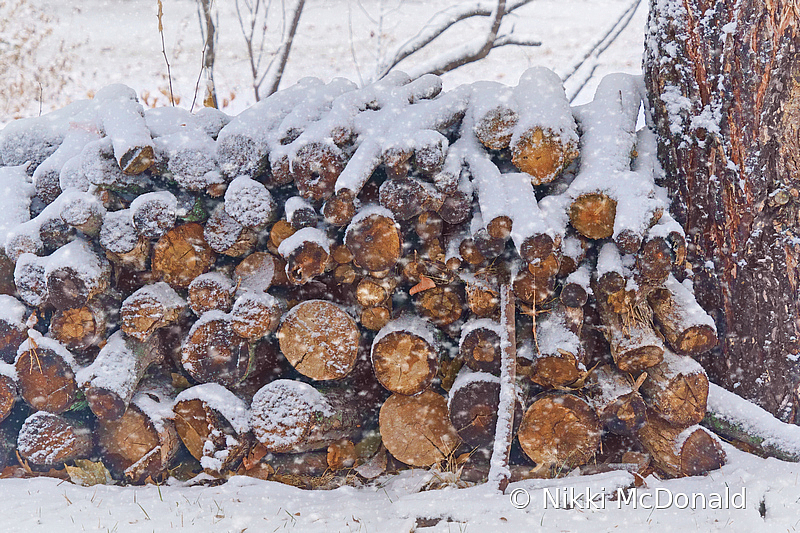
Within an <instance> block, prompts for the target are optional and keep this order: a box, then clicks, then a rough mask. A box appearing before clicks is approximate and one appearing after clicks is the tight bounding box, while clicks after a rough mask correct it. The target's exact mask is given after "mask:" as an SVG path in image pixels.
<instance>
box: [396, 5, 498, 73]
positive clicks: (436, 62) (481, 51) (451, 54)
mask: <svg viewBox="0 0 800 533" xmlns="http://www.w3.org/2000/svg"><path fill="white" fill-rule="evenodd" d="M505 13H506V2H505V0H498V2H497V6H496V7H495V10H494V12H493V13H492V25H491V26H490V27H489V30H488V31H487V33H486V35H485V36H484V37H482V38H481V39H476V40H474V41H472V42H469V43H465V44H463V45H462V46H459V47H457V48H454V49H452V50H450V51H448V52H446V53H444V54H442V55H440V56H439V57H436V58H434V59H433V60H431V61H429V62H428V63H425V64H423V65H421V66H419V67H417V68H415V69H411V70H410V72H409V73H408V74H409V75H410V76H411V77H412V78H414V77H418V76H421V75H422V74H427V73H430V74H437V75H438V74H444V73H445V72H449V71H451V70H454V69H456V68H458V67H460V66H463V65H466V64H467V63H472V62H474V61H478V60H479V59H483V58H484V57H486V56H487V55H489V52H490V51H491V49H492V48H493V47H494V42H495V40H496V39H497V32H498V31H499V30H500V23H501V22H502V21H503V16H504V15H505Z"/></svg>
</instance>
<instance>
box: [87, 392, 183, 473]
mask: <svg viewBox="0 0 800 533" xmlns="http://www.w3.org/2000/svg"><path fill="white" fill-rule="evenodd" d="M145 390H147V388H146V387H145V388H144V389H143V390H142V391H141V392H139V393H137V395H136V396H134V398H133V400H132V402H131V405H129V406H128V409H127V410H126V411H125V414H123V415H122V416H121V417H120V418H117V419H116V420H98V424H97V430H96V434H97V447H98V450H99V452H100V455H101V456H102V457H103V463H104V464H105V465H106V467H108V469H109V470H110V471H111V473H112V474H113V475H114V476H116V477H118V478H124V479H125V481H127V482H128V483H134V484H141V483H144V482H146V481H147V480H148V479H150V480H153V481H158V480H159V479H162V478H163V477H164V476H165V475H166V472H167V469H168V468H169V466H170V463H171V462H172V460H173V459H174V457H175V455H176V454H177V452H178V450H179V449H180V439H179V437H178V433H177V432H176V431H175V424H174V423H173V422H172V420H169V419H167V418H164V417H163V416H162V413H163V412H164V411H166V410H168V409H169V407H168V404H169V403H171V401H170V400H169V399H168V398H166V397H164V396H161V395H158V394H156V393H155V391H152V390H147V392H145Z"/></svg>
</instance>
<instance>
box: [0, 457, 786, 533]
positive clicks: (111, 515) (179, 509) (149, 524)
mask: <svg viewBox="0 0 800 533" xmlns="http://www.w3.org/2000/svg"><path fill="white" fill-rule="evenodd" d="M726 452H727V453H728V457H729V463H728V464H727V465H726V466H724V467H723V468H722V469H721V470H719V471H716V472H712V473H711V474H709V475H707V476H704V477H693V478H684V479H679V480H669V481H659V480H657V479H656V478H654V477H649V478H647V479H646V480H645V481H646V486H645V487H642V488H640V489H637V490H638V493H637V494H636V495H635V496H634V497H631V495H630V494H629V495H628V497H629V498H630V502H629V503H628V502H627V501H621V502H619V503H618V502H616V501H605V504H604V507H605V509H602V508H591V509H589V508H586V507H588V506H585V505H584V504H583V503H579V504H578V506H577V507H576V508H573V509H565V508H561V509H558V508H554V507H553V504H552V500H547V506H548V508H545V496H546V493H545V491H544V487H548V488H549V489H550V494H551V495H553V498H555V497H556V496H557V495H561V496H562V497H563V496H564V495H565V494H569V493H570V490H571V489H572V490H574V492H575V493H584V494H585V492H586V491H587V490H589V491H590V494H591V495H592V496H594V495H595V494H599V493H600V492H601V491H605V493H608V494H616V489H617V487H624V486H628V485H630V484H631V483H632V478H631V476H630V475H629V474H626V473H606V474H597V475H593V476H582V477H568V478H564V479H560V480H548V481H526V482H519V483H514V484H512V485H510V486H509V488H508V489H507V491H506V495H501V494H499V493H492V492H489V491H487V490H486V488H485V487H481V486H478V487H473V488H469V489H451V490H447V489H445V490H436V491H425V492H419V487H420V486H422V485H423V484H424V483H425V481H427V476H430V474H426V473H425V472H423V471H420V470H416V471H413V472H407V473H406V474H403V475H400V476H397V477H395V478H394V479H392V480H389V481H386V482H385V483H383V484H381V485H379V486H376V487H371V488H366V489H355V488H351V487H343V488H340V489H337V490H333V491H303V490H300V489H296V488H294V487H290V486H287V485H281V484H278V483H273V482H268V481H259V480H255V479H251V478H244V477H236V478H233V479H231V480H230V481H229V482H228V483H227V484H225V485H222V486H218V487H180V486H163V487H155V486H147V487H136V488H132V487H127V488H123V487H113V486H95V487H88V488H87V487H79V486H75V485H72V484H70V483H65V482H61V481H59V480H55V479H47V478H38V479H25V480H20V479H7V480H2V482H0V497H1V498H2V501H3V504H2V508H3V509H4V510H5V512H3V514H2V516H3V517H5V518H4V519H3V521H4V522H5V523H2V524H0V527H2V530H3V531H4V532H6V533H11V532H25V533H29V532H31V531H59V532H62V533H67V532H72V531H75V532H78V531H119V532H140V531H141V532H150V531H171V530H179V531H197V532H217V531H220V532H222V531H225V532H242V531H259V532H271V531H289V530H291V531H301V532H303V533H313V532H320V533H332V532H356V531H362V532H410V531H415V530H416V531H419V532H420V533H423V532H453V533H456V532H473V533H481V532H487V531H498V532H499V531H514V532H527V531H559V532H560V531H574V532H591V533H595V532H597V531H637V532H639V531H659V532H662V531H717V530H725V531H748V532H756V531H769V532H773V531H797V530H798V529H800V503H798V502H800V465H798V464H793V463H785V462H782V461H778V460H775V459H768V460H764V459H759V458H756V457H754V456H752V455H748V454H745V453H743V452H740V451H738V450H736V449H734V448H731V447H729V446H727V447H726ZM515 490H516V491H517V492H516V493H515V502H516V503H517V504H518V506H522V504H525V503H527V502H528V497H529V498H530V503H529V504H528V505H527V506H526V507H525V508H524V509H519V508H516V507H515V506H514V505H512V501H511V496H510V495H511V493H512V492H513V491H515ZM726 490H727V491H728V494H729V498H728V501H727V504H726V500H725V493H726ZM743 491H744V498H742V492H743ZM693 493H699V494H702V495H703V496H704V497H705V498H706V503H707V507H710V506H711V502H712V498H713V497H714V494H719V495H720V496H721V498H722V499H721V503H720V505H721V506H722V507H723V508H722V509H711V508H708V509H703V508H702V505H701V498H700V496H693ZM656 497H658V501H656V499H655V498H656ZM670 498H672V500H673V505H671V506H667V504H668V503H669V500H670ZM687 498H688V500H687ZM634 500H636V501H637V503H636V504H634V503H633V502H634ZM638 502H640V503H638ZM687 502H688V503H689V507H688V508H684V509H681V508H679V507H680V506H684V505H685V504H686V503H687ZM692 502H694V503H692ZM656 503H658V504H659V505H660V506H661V507H664V508H656ZM595 504H596V506H597V507H600V506H601V503H600V498H598V499H597V500H595ZM692 505H696V506H697V507H698V508H697V509H692V508H691V506H692ZM734 506H736V507H737V508H734ZM434 517H436V518H439V517H441V518H442V520H441V521H440V522H438V523H437V524H435V525H432V526H428V527H420V526H416V524H418V520H417V519H418V518H422V519H426V518H434ZM423 523H428V524H430V523H431V522H422V521H420V522H419V524H423Z"/></svg>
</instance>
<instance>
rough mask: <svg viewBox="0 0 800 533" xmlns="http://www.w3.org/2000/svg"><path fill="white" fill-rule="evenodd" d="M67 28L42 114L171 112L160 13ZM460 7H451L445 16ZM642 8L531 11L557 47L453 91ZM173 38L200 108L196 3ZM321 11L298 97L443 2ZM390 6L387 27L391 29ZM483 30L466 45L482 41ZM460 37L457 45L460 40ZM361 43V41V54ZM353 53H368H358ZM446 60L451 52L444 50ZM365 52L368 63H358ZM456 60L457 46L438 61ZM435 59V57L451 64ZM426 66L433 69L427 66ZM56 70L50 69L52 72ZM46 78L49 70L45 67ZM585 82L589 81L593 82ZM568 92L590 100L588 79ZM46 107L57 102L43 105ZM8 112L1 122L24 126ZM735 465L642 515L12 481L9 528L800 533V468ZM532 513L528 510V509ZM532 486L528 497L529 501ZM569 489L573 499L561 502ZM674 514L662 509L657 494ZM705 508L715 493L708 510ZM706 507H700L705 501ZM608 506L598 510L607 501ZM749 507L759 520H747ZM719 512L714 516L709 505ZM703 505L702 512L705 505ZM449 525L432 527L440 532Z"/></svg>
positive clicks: (1, 491)
mask: <svg viewBox="0 0 800 533" xmlns="http://www.w3.org/2000/svg"><path fill="white" fill-rule="evenodd" d="M35 3H36V4H37V5H41V6H42V7H44V8H45V9H46V10H47V12H48V13H49V14H50V15H51V16H53V17H54V18H55V19H56V20H57V21H58V23H59V25H58V27H57V28H56V30H55V32H54V35H53V36H52V37H51V40H52V42H53V43H55V42H57V41H58V40H64V41H65V43H66V44H67V45H68V47H69V48H70V49H71V51H72V52H71V53H72V54H73V57H72V75H71V80H70V81H69V83H68V84H67V85H66V86H65V87H64V89H63V90H61V91H59V93H58V95H57V96H52V97H50V98H48V99H47V101H45V102H43V103H42V108H43V110H44V111H47V110H49V109H52V108H56V107H60V106H62V105H64V104H65V103H67V102H68V101H70V100H74V99H79V98H84V97H85V96H86V95H87V94H88V93H92V92H94V91H96V90H97V89H98V88H100V87H102V86H104V85H106V84H108V83H112V82H122V83H126V84H128V85H130V86H132V87H134V88H135V89H136V90H137V92H138V93H139V94H140V95H145V94H147V93H149V97H148V99H147V100H148V101H150V102H151V103H152V102H154V101H155V99H156V97H158V100H157V101H156V102H155V103H157V104H159V105H164V104H165V103H166V98H165V97H164V96H163V95H162V94H161V93H160V92H159V91H161V90H166V88H167V86H168V80H167V77H166V67H165V64H164V59H163V57H162V55H161V43H160V36H159V34H158V31H157V21H156V9H157V8H156V1H155V0H117V1H109V0H106V1H103V0H84V1H82V2H80V3H77V2H64V1H60V2H56V1H55V0H52V1H47V0H35ZM451 3H453V1H452V0H446V1H445V0H438V1H437V2H436V4H437V5H441V6H442V7H444V6H445V5H449V4H451ZM629 3H630V2H629V1H628V0H561V1H559V0H539V1H536V2H533V3H532V4H531V5H529V6H526V7H525V8H523V9H520V10H519V12H518V14H517V15H516V16H515V17H514V20H513V22H514V23H515V24H516V27H517V29H518V31H520V32H522V33H524V34H529V35H533V36H536V37H537V38H539V39H540V40H541V41H542V42H543V46H541V47H538V48H529V49H524V50H513V49H504V50H498V51H495V52H493V53H492V54H491V55H490V56H489V58H488V59H487V60H485V61H483V62H482V63H480V64H477V65H471V66H468V67H465V68H463V69H460V70H458V71H456V72H453V73H451V74H448V75H446V76H445V81H446V84H447V86H449V87H452V86H454V85H458V84H460V83H465V82H470V81H474V80H476V79H492V80H499V81H503V82H506V83H509V84H512V85H513V84H516V82H517V79H518V77H519V75H520V74H521V73H522V72H523V71H524V70H525V69H526V68H527V67H529V66H531V65H545V66H548V67H550V68H553V69H555V70H556V71H562V72H563V71H564V70H565V69H566V68H567V67H568V66H569V65H570V63H571V62H572V60H573V59H574V58H575V57H576V56H580V55H581V54H582V53H583V52H584V51H585V50H586V47H587V46H588V45H589V43H590V42H591V41H592V40H593V39H595V38H596V37H597V36H598V35H599V34H601V33H602V32H603V31H604V30H605V29H606V28H607V26H608V25H609V24H611V23H612V22H613V21H614V20H616V18H617V17H618V15H619V14H620V13H621V12H622V11H623V10H624V9H625V8H626V7H627V6H628V5H629ZM164 4H165V5H164V19H163V22H164V33H165V39H166V45H167V52H168V57H169V58H170V64H171V67H172V79H173V85H174V91H175V93H176V94H177V95H179V96H180V97H181V98H182V101H181V105H182V106H185V107H188V106H189V105H190V102H191V100H192V96H193V93H194V85H195V82H196V80H197V76H198V73H199V64H200V49H201V44H200V38H199V33H198V23H197V15H196V12H195V7H194V5H195V4H194V0H164ZM233 4H234V3H233V1H231V0H227V1H225V2H220V10H221V12H220V19H219V30H220V34H221V37H220V43H219V50H218V58H217V64H218V67H217V72H216V80H217V88H218V93H219V95H220V97H221V98H223V97H227V98H228V99H229V100H230V97H231V95H233V96H234V98H233V100H231V101H230V102H229V104H228V107H227V108H226V109H225V110H226V111H227V112H229V113H232V114H233V113H237V112H239V111H241V110H242V109H244V108H246V107H247V106H249V105H251V104H252V103H253V97H252V95H251V92H250V91H251V90H250V89H249V79H250V74H249V70H248V65H247V62H246V56H245V54H244V47H243V43H242V38H241V35H240V33H239V29H238V22H237V21H236V19H235V11H234V7H233ZM401 4H402V5H400V6H399V8H398V7H397V6H398V2H397V1H395V2H391V1H388V0H384V1H383V2H382V3H381V2H380V1H379V0H362V1H361V2H357V1H356V0H349V1H348V0H308V2H307V7H306V12H305V13H304V14H303V18H302V19H301V26H300V30H299V35H298V37H297V40H296V43H295V47H294V50H293V52H292V56H291V58H290V62H289V67H288V70H287V72H286V75H285V79H284V86H285V85H287V84H291V83H293V82H294V81H296V80H297V79H299V78H300V77H302V76H305V75H315V76H319V77H321V78H323V79H326V80H327V79H330V78H331V77H334V76H345V77H348V78H351V79H355V80H358V79H359V76H361V77H365V76H367V75H368V74H369V72H371V69H372V68H373V61H372V59H371V56H370V54H371V53H373V52H374V51H375V50H376V47H377V46H378V36H379V35H380V36H381V39H382V42H383V43H384V44H385V45H386V46H387V47H388V48H391V46H392V45H397V44H398V43H399V42H402V40H403V39H404V38H406V37H408V36H410V35H411V34H413V33H414V31H416V28H418V27H419V26H420V25H421V24H422V23H423V22H424V20H425V19H426V17H428V16H429V15H430V14H431V12H432V9H431V5H432V2H429V1H424V0H405V1H403V2H401ZM380 5H383V6H384V7H385V9H386V12H387V16H386V21H387V22H385V23H384V25H383V32H380V31H378V22H379V15H380V9H379V8H380ZM645 18H646V3H644V2H643V3H642V5H641V6H640V7H639V10H638V11H637V13H636V16H635V17H634V19H633V22H632V24H631V26H630V27H629V28H628V29H627V30H626V31H625V32H624V33H623V34H622V35H621V36H620V38H619V39H618V40H617V41H616V42H615V43H614V44H613V45H612V46H611V47H610V48H609V49H608V51H607V52H606V53H605V54H604V55H603V56H602V57H601V62H600V63H601V64H600V65H599V66H598V68H597V70H596V71H595V77H594V78H593V80H592V82H590V83H589V84H588V85H587V87H586V88H585V89H584V90H583V91H582V92H581V93H580V94H579V96H578V98H577V99H576V103H579V102H585V101H587V100H588V99H590V98H591V95H592V93H593V91H594V87H595V85H596V83H597V82H598V81H599V80H600V78H601V77H602V75H604V74H605V73H608V72H612V71H624V72H632V73H636V72H639V71H640V58H641V51H642V35H643V25H644V21H645ZM477 29H478V28H477V27H471V29H469V30H463V33H470V32H474V31H477ZM446 37H447V36H446ZM351 39H352V43H351ZM351 44H352V46H351ZM443 46H445V47H446V43H445V44H444V45H443ZM351 48H352V50H353V51H351ZM438 50H439V51H441V48H440V49H438ZM436 52H437V49H433V48H432V49H431V51H430V53H431V54H433V53H436ZM422 59H424V58H422ZM43 60H45V61H46V59H43ZM31 68H37V67H36V66H35V65H32V66H31ZM579 78H580V76H579ZM570 83H571V84H572V85H570V84H568V86H567V89H568V91H574V90H575V89H576V86H575V82H570ZM43 94H45V93H44V92H43ZM28 96H29V97H30V101H29V102H28V103H27V104H26V107H25V113H24V114H27V115H31V114H36V113H37V112H38V109H39V102H38V100H37V97H36V95H28ZM3 100H5V98H2V99H0V124H2V123H4V122H7V121H8V120H10V116H9V114H8V112H7V109H4V108H3V105H4V104H5V105H7V104H8V102H7V101H6V102H4V101H3ZM726 450H727V453H728V457H729V463H728V464H727V465H726V466H725V467H723V468H722V469H721V470H719V471H717V472H713V473H711V474H710V475H708V476H704V477H697V478H687V479H681V480H671V481H660V480H658V479H656V478H654V477H650V478H648V479H647V480H646V485H645V486H644V487H642V488H641V489H639V494H638V496H637V497H635V499H636V500H637V501H638V502H641V505H634V504H633V503H622V504H618V503H617V502H616V501H605V509H597V508H586V504H585V502H583V504H581V505H578V507H577V508H574V509H555V508H552V507H553V506H552V505H550V506H549V507H550V508H547V509H545V507H544V496H545V492H544V488H545V487H548V488H550V490H551V494H560V495H564V494H568V493H569V491H570V488H572V489H574V491H575V492H576V493H583V492H585V491H586V490H587V489H588V490H590V491H591V494H592V495H596V494H599V493H600V492H605V493H607V494H614V493H615V491H616V489H617V488H618V487H627V486H630V485H631V484H632V482H633V480H632V478H631V476H630V475H629V474H626V473H609V474H599V475H595V476H585V477H569V478H565V479H561V480H556V481H553V480H551V481H547V482H544V481H527V482H522V483H517V484H513V485H512V486H511V487H509V489H508V490H507V491H506V495H500V494H497V493H490V492H488V491H487V490H486V489H485V488H483V487H475V488H471V489H460V490H455V489H451V490H439V491H424V492H420V491H419V489H420V487H422V486H423V485H424V484H425V482H427V481H428V479H429V478H430V476H431V475H432V474H430V473H426V472H423V471H419V470H417V471H413V472H407V473H405V474H403V475H401V476H398V477H395V478H393V479H389V480H384V482H383V483H381V484H378V485H377V486H373V487H369V488H362V489H354V488H350V487H345V488H340V489H338V490H334V491H316V492H309V491H302V490H299V489H296V488H293V487H289V486H285V485H280V484H277V483H272V482H264V481H259V480H254V479H249V478H234V479H232V480H231V481H229V482H228V483H227V484H225V485H222V486H218V487H201V486H194V487H189V486H180V485H169V486H163V487H155V486H147V487H136V488H132V487H127V488H123V487H115V486H95V487H90V488H84V487H79V486H75V485H72V484H70V483H66V482H63V481H59V480H55V479H47V478H38V479H27V480H19V479H5V480H0V501H2V505H0V508H2V509H3V511H4V512H2V513H0V517H1V518H0V531H3V532H9V533H10V532H16V531H20V532H23V531H24V532H30V531H56V530H58V531H64V532H67V531H126V532H127V531H166V530H170V529H176V530H187V531H202V532H208V531H236V532H239V531H282V530H295V531H303V532H315V531H320V532H333V531H343V532H355V531H365V532H368V531H372V532H390V531H391V532H394V531H413V530H414V529H415V528H416V529H417V530H418V531H431V532H433V531H439V532H445V531H448V532H449V531H451V532H464V531H471V532H485V531H592V532H594V531H633V530H636V531H642V530H658V531H670V530H681V529H682V530H695V531H711V530H718V529H720V530H722V529H724V530H729V531H784V530H786V531H795V530H798V529H800V466H798V465H797V464H792V463H784V462H781V461H777V460H774V459H769V460H763V459H759V458H756V457H754V456H751V455H747V454H744V453H742V452H739V451H737V450H735V449H733V448H731V447H726ZM515 489H516V490H517V492H516V493H515V501H516V503H518V504H523V503H525V502H526V501H527V496H529V497H530V503H529V505H527V506H526V507H525V508H524V509H518V508H516V507H515V506H514V505H512V501H511V496H510V495H511V493H512V491H514V490H515ZM520 489H524V491H523V490H520ZM556 489H559V490H556ZM743 489H744V491H745V494H744V501H742V500H741V499H740V498H739V497H737V498H734V499H733V500H732V501H728V502H725V501H724V499H723V507H724V508H723V509H710V508H707V509H703V508H697V509H692V508H685V509H680V508H679V506H680V505H681V504H683V503H684V499H683V498H684V496H682V495H686V496H687V497H689V498H692V493H699V494H702V495H703V496H705V497H706V498H707V499H709V500H710V499H712V498H713V497H714V494H721V495H723V498H724V495H725V493H726V490H727V491H728V493H729V494H731V495H732V494H741V493H742V490H743ZM670 495H671V496H672V497H673V498H675V501H674V502H673V505H671V506H669V507H668V508H663V509H659V508H652V507H653V503H655V502H654V499H653V496H660V499H659V503H662V504H665V503H667V502H666V498H668V497H669V496H670ZM697 498H699V496H698V497H697ZM695 501H696V502H697V503H699V499H698V500H695ZM596 505H597V504H596ZM734 505H735V506H738V507H743V508H734ZM707 506H708V507H710V505H707ZM690 507H691V506H690ZM418 518H423V519H424V518H442V520H441V521H440V522H438V524H435V525H430V526H429V527H421V525H422V524H423V522H420V523H419V524H420V527H417V524H418V521H417V519H418ZM432 523H433V521H428V522H424V524H432Z"/></svg>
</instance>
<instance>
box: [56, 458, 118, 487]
mask: <svg viewBox="0 0 800 533" xmlns="http://www.w3.org/2000/svg"><path fill="white" fill-rule="evenodd" d="M65 468H66V469H67V474H69V480H70V481H72V482H73V483H75V484H76V485H83V486H84V487H91V486H92V485H113V484H114V480H113V478H112V477H111V473H110V472H109V471H108V469H107V468H106V465H104V464H103V463H102V462H100V461H98V462H96V463H95V462H92V461H89V460H88V459H75V466H69V465H67V466H66V467H65Z"/></svg>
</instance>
